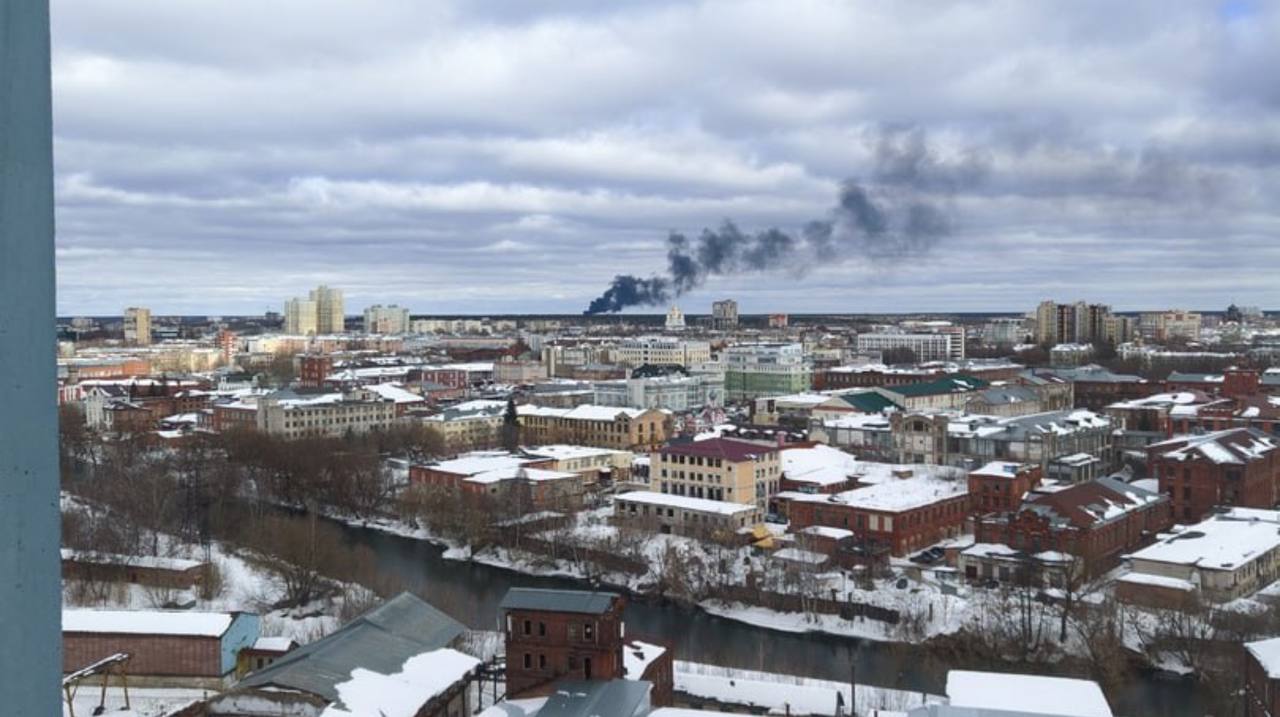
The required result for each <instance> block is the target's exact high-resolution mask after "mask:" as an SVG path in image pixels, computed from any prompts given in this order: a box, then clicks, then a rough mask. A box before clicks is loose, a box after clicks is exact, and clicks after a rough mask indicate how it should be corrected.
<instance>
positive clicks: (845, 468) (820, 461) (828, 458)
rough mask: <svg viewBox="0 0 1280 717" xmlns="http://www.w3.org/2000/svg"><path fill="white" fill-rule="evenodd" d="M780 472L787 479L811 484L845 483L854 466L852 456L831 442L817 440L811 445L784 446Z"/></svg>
mask: <svg viewBox="0 0 1280 717" xmlns="http://www.w3.org/2000/svg"><path fill="white" fill-rule="evenodd" d="M781 459H782V474H783V476H785V477H786V478H787V479H788V480H793V481H796V482H798V483H813V484H815V485H839V484H841V483H847V482H848V481H849V479H850V477H852V476H853V475H854V474H855V473H856V472H857V468H858V461H857V459H855V458H854V457H853V456H851V455H849V454H848V453H845V452H844V451H842V450H839V449H837V448H832V447H831V446H827V445H823V444H818V445H816V446H813V447H811V448H784V449H783V450H782V455H781Z"/></svg>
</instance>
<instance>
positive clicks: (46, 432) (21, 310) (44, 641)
mask: <svg viewBox="0 0 1280 717" xmlns="http://www.w3.org/2000/svg"><path fill="white" fill-rule="evenodd" d="M53 277H54V261H53V121H52V110H51V105H50V90H49V3H48V0H5V1H4V2H0V305H3V306H4V307H5V308H4V310H3V311H0V427H2V428H0V575H2V576H4V579H3V580H0V625H3V626H4V628H3V632H4V649H3V650H0V695H4V711H5V713H6V714H15V715H53V714H61V712H62V708H61V706H60V704H59V703H60V702H61V699H60V692H61V677H62V634H61V627H60V625H61V620H62V595H61V592H62V590H61V579H60V568H59V565H60V563H59V554H58V544H59V537H60V536H59V526H58V524H59V519H60V517H61V516H60V513H59V507H58V482H59V481H58V478H59V475H58V417H57V407H56V405H55V402H54V400H53V396H54V395H55V394H54V391H55V388H56V382H55V376H54V356H56V350H55V349H56V343H55V336H54V322H55V316H54V313H55V308H54V306H55V304H54V278H53Z"/></svg>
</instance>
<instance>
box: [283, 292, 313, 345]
mask: <svg viewBox="0 0 1280 717" xmlns="http://www.w3.org/2000/svg"><path fill="white" fill-rule="evenodd" d="M284 332H285V333H286V334H289V335H291V336H314V335H315V333H316V302H314V301H311V300H309V299H297V298H294V299H289V300H288V301H286V302H284Z"/></svg>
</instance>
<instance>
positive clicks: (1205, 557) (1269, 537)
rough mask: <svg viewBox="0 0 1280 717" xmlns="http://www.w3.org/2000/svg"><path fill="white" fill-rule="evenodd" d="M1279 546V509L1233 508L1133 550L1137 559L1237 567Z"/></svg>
mask: <svg viewBox="0 0 1280 717" xmlns="http://www.w3.org/2000/svg"><path fill="white" fill-rule="evenodd" d="M1277 547H1280V511H1275V510H1258V509H1253V508H1231V509H1230V510H1228V511H1227V512H1225V513H1222V514H1219V515H1214V516H1211V517H1210V518H1208V519H1207V520H1204V521H1201V522H1199V523H1196V524H1195V525H1191V526H1188V527H1187V528H1185V529H1184V530H1181V531H1179V532H1177V533H1174V534H1173V535H1168V536H1164V537H1161V539H1160V540H1158V541H1157V542H1155V543H1153V544H1152V545H1149V546H1147V547H1145V548H1143V549H1142V550H1139V551H1137V552H1135V553H1133V554H1132V555H1131V556H1130V557H1131V558H1133V559H1134V560H1147V561H1152V562H1159V563H1174V564H1178V565H1194V566H1196V567H1199V568H1207V569H1210V570H1235V569H1236V568H1238V567H1240V566H1241V565H1244V564H1245V563H1247V562H1249V561H1251V560H1254V559H1256V558H1258V557H1260V556H1263V555H1266V554H1267V553H1269V552H1270V551H1272V550H1275V549H1276V548H1277Z"/></svg>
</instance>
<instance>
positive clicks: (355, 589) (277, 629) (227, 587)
mask: <svg viewBox="0 0 1280 717" xmlns="http://www.w3.org/2000/svg"><path fill="white" fill-rule="evenodd" d="M62 507H63V510H64V511H66V510H96V508H95V507H93V506H91V505H89V504H88V503H86V502H85V501H83V500H80V499H78V498H74V497H71V496H66V495H64V496H63V500H62ZM160 544H161V552H162V554H163V555H164V556H165V557H169V558H181V559H189V560H198V561H204V560H205V557H206V556H205V552H204V549H203V548H202V547H200V546H197V545H187V544H183V543H180V542H179V541H177V540H176V539H174V538H173V537H171V536H161V540H160ZM208 557H209V562H211V563H212V564H213V565H214V566H215V567H216V569H217V573H218V575H219V580H218V583H219V584H220V589H218V590H217V592H216V594H213V595H210V596H209V597H208V598H207V599H206V598H204V597H202V596H201V595H200V591H199V590H181V589H170V588H153V587H148V586H144V585H136V584H129V583H113V584H111V585H109V586H104V589H101V590H93V591H87V590H84V589H83V588H84V586H83V585H81V584H79V583H78V581H74V580H68V581H64V583H63V586H62V596H63V598H62V599H63V606H64V607H83V608H113V609H129V610H156V609H164V608H165V606H182V607H183V608H184V609H189V610H193V611H211V612H229V611H246V612H254V613H258V614H260V615H262V628H261V629H262V634H263V636H281V637H288V638H291V639H293V640H295V641H297V642H298V643H300V644H305V643H307V642H311V641H313V640H316V639H318V638H320V637H323V636H325V635H327V634H329V633H330V632H332V631H333V630H335V629H337V627H338V625H339V622H340V621H339V618H338V615H339V614H340V613H341V611H342V602H343V601H344V600H345V599H346V595H347V594H352V595H359V596H364V595H365V594H366V593H367V591H366V590H365V589H364V588H361V587H360V586H355V585H346V586H343V589H342V590H339V594H338V595H335V596H333V597H331V598H328V599H321V600H316V601H313V602H312V603H310V604H307V605H303V606H300V607H295V608H289V609H274V608H272V607H271V606H272V605H274V604H276V603H278V602H279V601H280V599H281V598H282V597H283V595H284V586H283V585H282V584H281V581H280V580H279V578H278V577H277V576H276V575H275V574H273V573H272V572H271V571H270V570H269V569H268V568H267V567H266V562H265V561H264V560H262V558H261V557H260V556H256V555H254V554H253V553H252V552H250V551H245V550H239V549H236V548H234V547H231V546H228V545H225V544H222V543H218V542H214V543H212V544H211V546H210V548H209V555H208ZM130 694H132V691H131V693H130ZM77 714H79V712H77Z"/></svg>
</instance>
